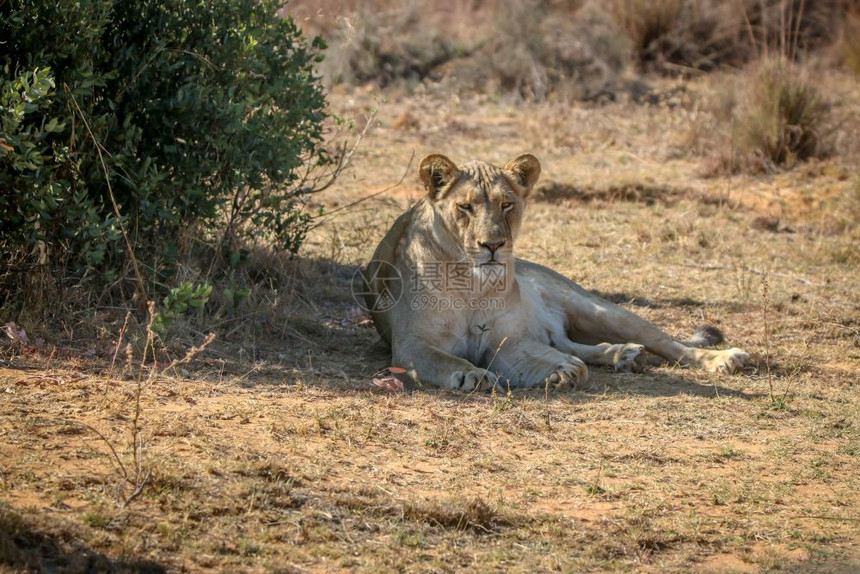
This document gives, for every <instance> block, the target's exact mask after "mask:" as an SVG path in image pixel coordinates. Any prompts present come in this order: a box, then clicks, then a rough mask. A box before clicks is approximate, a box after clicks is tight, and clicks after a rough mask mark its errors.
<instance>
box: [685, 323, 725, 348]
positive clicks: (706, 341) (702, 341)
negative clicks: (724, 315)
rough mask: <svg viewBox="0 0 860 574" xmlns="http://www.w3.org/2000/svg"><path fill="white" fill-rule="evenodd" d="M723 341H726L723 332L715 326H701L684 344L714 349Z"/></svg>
mask: <svg viewBox="0 0 860 574" xmlns="http://www.w3.org/2000/svg"><path fill="white" fill-rule="evenodd" d="M723 341H725V337H723V333H722V331H720V330H719V329H717V328H716V327H714V326H713V325H700V326H699V327H698V328H697V329H696V332H695V333H693V336H692V337H690V338H689V339H688V340H687V341H684V344H685V345H688V346H690V347H713V346H714V345H719V344H720V343H722V342H723Z"/></svg>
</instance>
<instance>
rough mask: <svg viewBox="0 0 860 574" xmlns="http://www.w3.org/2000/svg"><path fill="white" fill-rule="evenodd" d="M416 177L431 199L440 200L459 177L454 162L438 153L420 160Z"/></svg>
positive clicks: (458, 171)
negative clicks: (419, 177) (419, 179)
mask: <svg viewBox="0 0 860 574" xmlns="http://www.w3.org/2000/svg"><path fill="white" fill-rule="evenodd" d="M418 175H419V176H421V181H422V182H423V183H424V188H425V189H426V190H427V194H428V195H429V196H430V198H431V199H441V198H442V196H444V195H445V191H447V189H448V188H449V187H450V186H451V184H453V183H454V182H455V181H457V178H458V177H460V170H459V169H457V166H456V165H454V162H453V161H451V160H450V159H448V158H447V157H445V156H444V155H442V154H439V153H433V154H430V155H428V156H427V157H425V158H424V159H422V160H421V165H420V166H418Z"/></svg>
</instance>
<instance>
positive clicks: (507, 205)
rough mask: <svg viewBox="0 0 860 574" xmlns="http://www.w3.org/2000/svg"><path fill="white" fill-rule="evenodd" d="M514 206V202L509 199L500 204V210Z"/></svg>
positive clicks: (506, 209)
mask: <svg viewBox="0 0 860 574" xmlns="http://www.w3.org/2000/svg"><path fill="white" fill-rule="evenodd" d="M513 208H514V204H513V203H511V202H510V201H506V202H504V203H503V204H502V211H510V210H511V209H513Z"/></svg>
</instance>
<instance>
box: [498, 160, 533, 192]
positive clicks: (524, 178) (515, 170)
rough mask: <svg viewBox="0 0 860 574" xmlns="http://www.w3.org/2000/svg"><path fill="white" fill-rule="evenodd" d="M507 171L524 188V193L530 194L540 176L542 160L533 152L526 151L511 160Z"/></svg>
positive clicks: (506, 168) (506, 167)
mask: <svg viewBox="0 0 860 574" xmlns="http://www.w3.org/2000/svg"><path fill="white" fill-rule="evenodd" d="M505 171H508V172H510V173H511V174H512V175H513V176H514V181H515V182H517V183H518V184H519V185H521V186H522V187H523V188H524V190H525V191H524V193H523V195H528V194H529V192H530V191H531V190H532V188H533V187H534V185H535V184H536V183H537V180H538V178H539V177H540V162H539V161H538V158H536V157H535V156H533V155H532V154H530V153H524V154H523V155H521V156H518V157H517V158H516V159H512V160H511V161H509V162H508V164H507V165H506V166H505Z"/></svg>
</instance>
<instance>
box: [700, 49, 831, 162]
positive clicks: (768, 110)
mask: <svg viewBox="0 0 860 574" xmlns="http://www.w3.org/2000/svg"><path fill="white" fill-rule="evenodd" d="M730 92H731V93H729V94H727V95H725V96H723V98H724V101H723V104H722V109H718V111H717V113H718V114H719V115H720V116H721V118H720V121H721V123H722V125H723V126H724V131H725V132H728V133H730V134H731V135H730V138H731V142H730V145H729V146H726V147H728V148H729V149H726V147H723V148H722V149H720V154H721V159H720V162H719V163H720V166H721V167H720V169H721V170H727V171H730V172H737V171H739V170H742V171H749V172H772V171H775V170H777V169H780V168H791V167H794V166H795V165H796V164H797V163H798V162H801V161H805V160H809V159H812V158H817V157H823V156H825V155H826V154H827V152H828V147H827V144H826V138H825V135H826V130H827V121H828V106H827V105H826V103H825V101H824V98H823V95H822V93H821V92H820V91H819V89H818V88H817V87H816V84H815V81H814V79H813V78H812V75H811V73H810V72H809V69H808V68H807V67H805V66H802V65H798V64H794V63H792V62H790V61H788V60H787V59H785V58H782V57H776V58H769V57H765V58H762V59H761V60H759V61H757V62H755V63H754V64H752V65H751V66H750V67H749V68H748V69H747V70H746V71H745V72H744V74H743V76H742V77H740V78H738V79H736V80H735V84H734V88H733V89H732V90H730Z"/></svg>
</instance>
